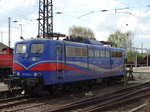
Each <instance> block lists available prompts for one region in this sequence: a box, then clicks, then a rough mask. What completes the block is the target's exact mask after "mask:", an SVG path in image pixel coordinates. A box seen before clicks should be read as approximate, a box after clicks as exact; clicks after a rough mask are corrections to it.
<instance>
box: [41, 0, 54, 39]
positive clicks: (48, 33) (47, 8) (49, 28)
mask: <svg viewBox="0 0 150 112" xmlns="http://www.w3.org/2000/svg"><path fill="white" fill-rule="evenodd" d="M38 21H39V23H38V38H50V39H53V4H52V0H39V18H38Z"/></svg>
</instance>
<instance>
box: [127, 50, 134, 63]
mask: <svg viewBox="0 0 150 112" xmlns="http://www.w3.org/2000/svg"><path fill="white" fill-rule="evenodd" d="M126 56H127V63H133V62H134V61H135V58H136V53H135V52H133V51H128V52H127V54H126Z"/></svg>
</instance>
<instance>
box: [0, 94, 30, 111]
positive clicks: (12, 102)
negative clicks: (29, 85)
mask: <svg viewBox="0 0 150 112" xmlns="http://www.w3.org/2000/svg"><path fill="white" fill-rule="evenodd" d="M27 102H29V96H17V97H11V98H5V99H2V100H0V109H4V108H9V107H12V106H16V105H20V104H24V103H27Z"/></svg>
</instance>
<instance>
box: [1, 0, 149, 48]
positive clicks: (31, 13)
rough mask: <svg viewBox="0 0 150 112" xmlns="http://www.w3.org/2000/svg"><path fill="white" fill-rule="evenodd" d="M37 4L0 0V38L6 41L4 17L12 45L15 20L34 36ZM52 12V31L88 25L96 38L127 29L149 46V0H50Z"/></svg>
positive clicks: (18, 29)
mask: <svg viewBox="0 0 150 112" xmlns="http://www.w3.org/2000/svg"><path fill="white" fill-rule="evenodd" d="M38 6H39V0H0V15H1V16H0V32H2V33H1V36H0V37H1V38H0V42H2V41H3V43H5V44H7V45H8V17H11V46H12V47H13V46H14V43H15V42H16V41H19V40H20V39H19V37H20V35H21V27H20V25H19V24H22V28H23V30H22V31H23V32H22V34H23V37H24V38H30V37H36V36H37V33H38V22H37V21H36V19H37V18H38V9H39V7H38ZM102 10H107V11H106V12H103V11H102ZM56 12H62V13H61V14H56ZM53 13H54V23H53V25H54V32H59V33H63V34H66V35H67V34H68V28H69V27H71V26H73V25H76V26H83V27H89V28H91V29H92V30H93V31H94V33H95V35H96V39H97V40H103V41H106V40H107V38H108V36H109V34H111V33H114V32H115V31H116V30H120V31H122V32H125V31H128V30H130V31H131V32H132V33H133V34H134V38H133V43H134V46H135V47H141V45H142V43H143V47H144V48H150V44H149V41H150V0H53ZM13 21H18V22H15V23H14V22H13ZM2 37H3V38H2Z"/></svg>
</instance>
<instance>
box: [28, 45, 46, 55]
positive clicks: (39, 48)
mask: <svg viewBox="0 0 150 112" xmlns="http://www.w3.org/2000/svg"><path fill="white" fill-rule="evenodd" d="M43 51H44V44H42V43H34V44H31V49H30V52H31V53H35V54H39V53H43Z"/></svg>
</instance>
